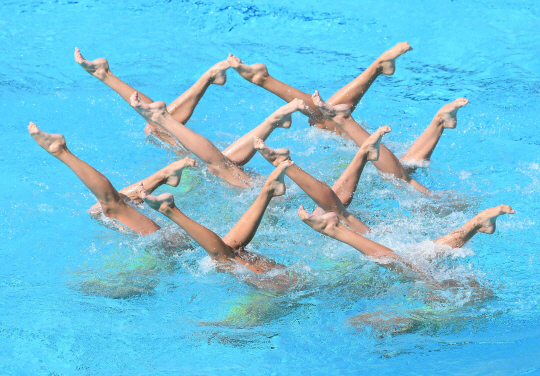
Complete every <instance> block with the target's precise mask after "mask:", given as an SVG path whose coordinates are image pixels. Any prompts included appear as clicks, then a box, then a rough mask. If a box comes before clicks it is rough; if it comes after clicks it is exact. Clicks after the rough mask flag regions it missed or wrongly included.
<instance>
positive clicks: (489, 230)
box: [435, 205, 514, 248]
mask: <svg viewBox="0 0 540 376" xmlns="http://www.w3.org/2000/svg"><path fill="white" fill-rule="evenodd" d="M502 214H514V210H513V209H512V208H511V207H510V206H508V205H499V206H495V207H494V208H491V209H486V210H484V211H482V212H480V213H479V214H477V215H476V216H475V217H474V218H473V219H471V220H470V221H469V222H467V223H465V224H464V225H463V226H461V227H460V228H458V229H457V230H454V231H452V232H451V233H449V234H447V235H445V236H443V237H441V238H439V239H437V240H435V243H438V244H442V245H448V246H450V247H452V248H461V247H463V246H464V245H465V243H467V242H468V241H469V240H470V239H471V238H472V237H473V236H474V235H476V234H477V233H479V232H483V233H485V234H490V235H491V234H493V233H494V232H495V227H496V221H497V217H498V216H499V215H502Z"/></svg>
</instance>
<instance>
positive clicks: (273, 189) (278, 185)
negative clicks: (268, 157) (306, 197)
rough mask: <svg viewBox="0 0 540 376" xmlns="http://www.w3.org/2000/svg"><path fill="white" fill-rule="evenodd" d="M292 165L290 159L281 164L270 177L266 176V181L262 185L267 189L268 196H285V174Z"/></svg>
mask: <svg viewBox="0 0 540 376" xmlns="http://www.w3.org/2000/svg"><path fill="white" fill-rule="evenodd" d="M293 164H294V162H293V161H291V160H290V159H288V160H286V161H283V162H281V163H280V164H279V165H278V166H277V167H276V169H275V170H274V171H272V173H271V174H270V175H268V179H266V183H264V187H265V188H266V189H268V191H269V193H270V195H271V196H272V197H276V196H282V195H284V194H285V191H286V190H287V189H286V187H285V180H284V179H285V172H286V171H287V169H288V168H289V167H291V166H292V165H293Z"/></svg>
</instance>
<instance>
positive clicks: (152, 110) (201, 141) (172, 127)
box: [130, 92, 251, 187]
mask: <svg viewBox="0 0 540 376" xmlns="http://www.w3.org/2000/svg"><path fill="white" fill-rule="evenodd" d="M130 103H131V105H132V106H133V107H134V108H135V110H137V112H139V113H140V114H141V115H142V116H143V117H144V118H145V119H147V120H148V121H152V122H154V123H156V124H158V125H159V126H161V127H163V128H164V129H165V130H167V131H168V132H169V133H171V134H172V135H173V136H174V137H176V139H178V141H180V142H181V143H182V145H184V147H185V148H186V149H187V150H189V151H190V152H192V153H193V154H195V155H196V156H197V157H198V158H200V159H201V160H202V161H203V162H204V163H206V164H207V166H208V170H209V171H210V172H211V173H213V174H214V175H216V176H218V177H220V178H222V179H223V180H225V181H227V182H229V183H231V184H233V185H236V186H239V187H248V186H249V184H250V182H251V179H250V177H249V176H248V175H246V173H245V172H244V171H242V170H241V169H240V168H239V167H238V166H236V165H235V164H234V163H233V162H231V160H230V159H228V158H227V157H225V156H224V155H223V154H222V153H221V152H220V151H219V150H218V149H217V148H216V147H215V146H214V145H213V144H212V143H211V142H210V141H209V140H208V139H206V138H205V137H204V136H201V135H200V134H197V133H195V132H193V131H192V130H191V129H189V128H188V127H186V126H185V125H184V124H182V123H179V122H178V121H176V120H175V119H174V118H173V117H172V116H171V115H170V114H169V113H168V112H167V108H166V106H165V102H154V103H152V104H147V103H144V102H142V101H141V100H140V99H139V96H138V93H137V92H134V93H133V95H132V96H131V102H130Z"/></svg>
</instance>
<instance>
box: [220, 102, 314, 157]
mask: <svg viewBox="0 0 540 376" xmlns="http://www.w3.org/2000/svg"><path fill="white" fill-rule="evenodd" d="M305 108H307V106H306V104H305V102H304V101H303V100H301V99H293V100H292V101H291V102H290V103H287V104H286V105H284V106H282V107H280V108H279V109H278V110H277V111H275V112H274V113H273V114H272V115H270V116H269V117H268V118H267V119H266V120H265V121H263V122H262V123H261V124H260V125H259V126H257V127H256V128H255V129H253V130H252V131H250V132H249V133H247V134H245V135H244V136H242V137H240V138H239V139H238V140H236V141H235V142H233V143H232V144H231V145H230V146H229V147H228V148H227V149H225V150H224V151H223V154H224V155H225V156H226V157H227V158H229V159H230V160H231V161H233V162H234V163H236V164H237V165H239V166H243V165H245V164H246V163H247V162H249V161H250V160H251V158H253V156H254V155H255V153H256V150H255V148H254V147H253V138H254V137H259V138H260V139H262V140H266V139H267V138H268V136H270V134H271V133H272V132H273V131H274V129H276V128H285V129H288V128H290V127H291V124H292V119H291V114H293V113H294V112H296V111H301V110H304V109H305Z"/></svg>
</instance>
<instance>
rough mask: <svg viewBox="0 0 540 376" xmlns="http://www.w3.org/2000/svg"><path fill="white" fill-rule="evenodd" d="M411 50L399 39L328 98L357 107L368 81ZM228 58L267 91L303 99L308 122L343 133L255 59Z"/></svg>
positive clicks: (390, 71)
mask: <svg viewBox="0 0 540 376" xmlns="http://www.w3.org/2000/svg"><path fill="white" fill-rule="evenodd" d="M410 50H412V47H410V46H409V44H408V43H407V42H402V43H398V44H397V45H396V46H394V47H392V48H391V49H390V50H388V51H386V52H384V53H383V54H382V55H381V56H380V57H379V58H378V59H376V60H375V61H374V62H373V64H371V65H370V66H369V68H368V69H366V70H365V71H364V72H362V74H360V76H358V77H357V78H355V79H354V80H353V81H351V82H350V83H348V84H347V85H346V86H344V87H343V88H342V89H340V90H339V91H338V92H337V93H335V94H334V95H333V96H332V97H331V98H330V99H329V102H330V103H331V104H342V103H344V104H347V105H349V106H350V107H351V108H352V110H353V111H354V109H355V108H356V106H357V105H358V102H360V100H361V99H362V96H363V95H364V94H365V93H366V92H367V90H368V89H369V87H370V86H371V84H372V83H373V82H374V81H375V80H376V78H377V77H378V76H379V75H381V74H384V75H392V74H394V71H395V60H396V59H397V58H398V57H399V56H401V55H403V54H404V53H405V52H407V51H410ZM227 61H228V62H229V64H230V65H231V67H232V68H233V69H234V70H236V71H237V72H238V73H239V74H240V75H241V76H242V77H243V78H244V79H246V80H247V81H249V82H251V83H253V84H255V85H258V86H260V87H262V88H264V89H266V90H268V91H269V92H271V93H273V94H275V95H277V96H278V97H280V98H281V99H283V100H285V101H287V102H290V101H291V100H293V99H294V98H299V99H302V100H303V101H305V102H306V104H307V105H308V109H307V110H305V111H302V113H303V114H304V115H306V116H309V118H310V121H311V123H313V124H316V125H317V126H318V127H319V128H322V129H328V130H331V131H334V132H336V133H338V134H342V135H346V133H344V132H343V131H342V130H341V129H340V128H339V127H336V125H335V124H334V123H333V122H331V121H329V120H328V119H326V118H325V117H324V116H323V115H322V114H321V112H320V111H319V110H318V109H317V107H316V106H314V104H313V103H312V101H311V96H310V95H309V94H307V93H304V92H302V91H300V90H298V89H296V88H294V87H292V86H289V85H287V84H285V83H283V82H281V81H279V80H276V79H275V78H274V77H272V76H271V75H270V74H269V73H268V69H267V68H266V66H265V65H264V64H261V63H257V64H253V65H246V64H244V63H243V62H242V60H240V59H239V58H238V57H236V56H233V55H231V54H229V57H228V58H227Z"/></svg>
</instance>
